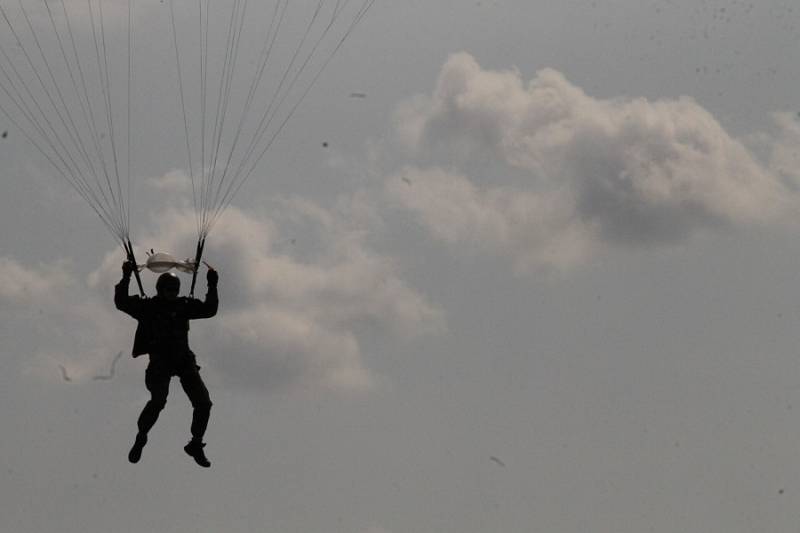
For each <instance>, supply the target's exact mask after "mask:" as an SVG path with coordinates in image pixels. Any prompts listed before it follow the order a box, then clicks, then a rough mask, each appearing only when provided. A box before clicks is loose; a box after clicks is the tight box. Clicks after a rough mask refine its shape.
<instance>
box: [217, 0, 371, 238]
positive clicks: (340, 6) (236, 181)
mask: <svg viewBox="0 0 800 533" xmlns="http://www.w3.org/2000/svg"><path fill="white" fill-rule="evenodd" d="M348 4H350V0H344V2H343V3H342V2H341V0H337V4H336V7H335V8H334V13H333V15H332V18H331V22H330V23H329V24H328V26H327V27H326V29H325V31H324V32H323V36H322V37H321V38H320V39H318V40H317V44H315V47H314V49H313V50H312V53H311V54H312V55H313V53H314V52H315V51H316V49H317V46H318V45H319V43H320V42H321V41H322V39H324V37H325V35H327V32H328V31H329V30H330V29H331V27H332V26H333V25H334V23H335V21H336V19H338V17H339V16H340V15H341V13H342V12H343V11H344V9H345V8H346V7H347V5H348ZM374 4H375V0H364V1H363V2H362V4H361V5H360V6H359V7H358V9H357V11H356V15H355V17H354V18H353V20H352V22H351V23H350V25H349V26H348V27H347V29H346V31H345V32H344V34H343V35H342V37H341V38H340V39H339V41H338V43H337V44H336V46H335V47H334V48H333V50H332V51H331V52H330V53H328V55H327V57H325V59H324V61H323V62H322V65H321V66H320V67H319V68H318V70H317V71H316V73H315V74H314V76H313V77H312V78H311V80H310V82H309V83H308V84H307V86H306V87H305V89H304V90H303V92H302V93H301V95H300V96H299V98H298V99H297V100H296V101H295V103H294V105H293V106H292V107H291V109H290V110H289V112H288V113H287V114H286V117H285V118H284V119H283V121H282V122H281V123H280V125H279V126H278V127H277V128H276V130H275V131H274V132H273V134H272V135H271V136H270V138H269V140H268V142H267V144H266V145H265V146H264V147H263V149H262V150H261V152H260V153H259V154H258V156H257V157H256V158H255V159H253V160H252V161H251V163H250V165H249V168H248V170H247V171H246V172H244V173H243V174H242V172H241V169H242V165H243V164H244V163H245V162H247V161H248V160H249V159H251V157H252V153H251V152H250V151H248V155H247V156H246V157H245V158H244V159H243V160H242V163H241V164H240V165H239V168H237V171H236V173H235V174H234V177H233V178H232V179H231V180H230V182H229V184H228V187H227V188H226V192H225V194H224V195H223V196H222V197H221V198H220V199H219V200H218V201H217V202H216V207H215V210H214V213H213V214H212V217H211V219H210V222H209V225H208V227H207V232H210V231H211V228H212V227H213V226H214V225H215V224H216V222H217V221H218V220H219V218H220V217H221V216H222V213H223V212H224V211H225V209H226V208H227V206H228V205H230V202H231V201H232V199H233V197H234V196H235V195H236V194H237V193H238V191H239V189H241V187H242V186H243V185H244V183H245V182H246V181H247V180H248V179H249V178H250V176H251V175H252V173H253V172H254V171H255V169H256V167H257V166H258V163H259V162H260V161H261V160H262V159H263V158H264V156H265V155H266V153H267V152H268V151H269V149H270V148H271V146H272V145H273V144H274V142H275V140H276V139H277V138H278V136H279V135H280V133H281V131H282V130H283V128H284V127H285V126H286V124H287V123H288V122H289V120H290V119H291V118H292V116H293V115H294V113H295V112H296V111H297V109H298V108H299V107H300V105H301V104H302V102H303V101H304V100H305V98H306V96H307V95H308V94H309V93H310V92H311V90H312V89H313V88H314V86H315V85H316V84H317V82H318V80H319V78H320V77H321V75H322V74H323V72H324V71H325V69H326V68H327V66H328V64H329V63H330V62H331V61H332V60H333V58H334V57H335V56H336V54H337V53H338V51H339V50H340V49H341V48H342V46H343V45H344V43H345V42H346V41H347V40H348V38H349V37H350V36H351V35H352V33H353V31H354V30H355V29H356V27H357V26H358V25H359V23H360V22H361V21H362V20H363V19H364V17H365V16H366V14H367V12H368V11H369V10H370V9H371V8H372V6H373V5H374ZM309 61H310V57H309V58H307V60H306V61H305V62H304V66H303V68H305V65H306V64H308V62H309ZM298 77H299V75H298V76H296V77H295V80H296V79H297V78H298ZM293 84H294V82H293ZM290 89H291V86H290ZM282 101H283V100H281V103H282ZM277 107H280V104H278V106H277ZM270 120H271V119H270ZM267 127H268V126H267ZM265 133H266V128H265V129H263V130H260V131H259V133H258V134H257V137H258V139H257V140H256V141H255V142H251V146H255V145H256V144H258V143H260V142H261V139H262V138H263V136H264V134H265Z"/></svg>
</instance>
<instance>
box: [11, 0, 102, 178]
mask: <svg viewBox="0 0 800 533" xmlns="http://www.w3.org/2000/svg"><path fill="white" fill-rule="evenodd" d="M19 7H20V10H21V12H22V14H23V16H24V18H25V22H26V23H27V26H28V29H29V30H30V34H31V36H32V37H33V41H34V44H35V45H36V49H37V50H38V52H39V57H41V59H42V62H43V63H44V66H45V70H46V72H47V74H48V75H49V78H50V81H51V82H52V84H53V89H54V90H55V93H56V96H57V97H58V100H59V102H60V103H61V108H59V106H58V104H57V103H56V102H55V99H54V98H53V96H52V93H51V92H50V91H49V90H48V89H47V87H46V84H45V83H44V81H42V78H41V76H40V74H39V70H38V69H37V70H36V74H37V77H38V79H39V82H40V83H41V85H42V87H43V88H44V89H45V91H46V92H47V96H48V98H49V99H50V103H51V105H52V106H53V109H54V110H55V112H56V113H57V114H58V117H59V119H60V120H61V124H62V125H63V126H64V129H65V130H66V133H67V136H68V137H69V140H70V141H71V142H72V144H73V146H74V147H75V148H76V149H77V153H78V154H79V155H82V156H84V158H85V159H84V163H86V164H87V166H89V167H90V166H91V165H90V164H89V163H88V162H89V157H88V155H87V154H86V151H85V150H84V149H83V144H82V142H81V141H80V135H79V134H78V132H77V128H76V127H75V122H74V121H73V120H72V115H71V113H70V112H69V106H67V104H66V102H65V101H64V95H63V93H62V92H61V89H60V88H59V85H58V82H56V79H55V75H54V74H53V69H52V67H51V66H50V62H49V61H48V60H47V56H46V55H45V53H44V50H43V49H42V45H41V42H40V41H39V36H38V34H37V32H36V30H35V29H34V28H33V24H32V23H31V19H30V16H29V15H28V11H27V10H26V9H25V6H24V5H23V3H22V0H19ZM26 57H27V58H28V60H29V62H30V64H31V66H32V67H33V61H32V59H31V58H30V56H29V55H28V54H27V52H26ZM33 68H35V67H33ZM62 109H63V114H62ZM64 115H66V119H65V118H64Z"/></svg>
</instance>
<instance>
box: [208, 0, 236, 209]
mask: <svg viewBox="0 0 800 533" xmlns="http://www.w3.org/2000/svg"><path fill="white" fill-rule="evenodd" d="M245 5H246V0H245ZM240 12H241V15H240ZM244 13H245V10H244V9H243V8H242V1H241V0H234V4H233V8H232V9H231V16H230V20H229V22H228V29H227V36H226V46H225V59H224V62H223V66H222V74H221V75H220V83H219V91H218V93H217V104H216V113H215V119H214V129H213V132H212V135H211V143H212V147H211V149H212V151H211V154H210V157H211V159H210V161H209V170H208V180H207V181H206V190H205V191H204V197H205V198H209V197H210V194H211V192H210V191H211V188H212V186H213V183H214V177H215V174H216V166H217V160H218V157H219V150H220V146H221V144H222V134H223V131H224V127H225V118H226V115H227V109H228V103H229V101H230V92H231V85H232V80H233V75H234V71H235V68H236V58H237V55H238V54H237V52H238V50H237V49H238V44H239V37H240V36H241V28H242V26H243V24H244V16H243V15H244ZM237 20H238V22H237ZM210 207H211V206H209V205H206V206H204V209H203V216H204V219H205V217H206V213H207V210H208V209H210Z"/></svg>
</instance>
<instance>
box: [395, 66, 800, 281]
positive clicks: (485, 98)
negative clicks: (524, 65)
mask: <svg viewBox="0 0 800 533" xmlns="http://www.w3.org/2000/svg"><path fill="white" fill-rule="evenodd" d="M793 127H795V129H796V124H794V125H793ZM396 131H397V134H398V138H399V140H400V141H401V145H402V147H403V148H404V149H405V151H406V154H407V156H408V158H409V160H410V161H411V163H410V164H409V165H408V167H407V168H406V169H405V170H404V171H403V172H402V173H400V174H398V175H395V176H392V177H391V178H390V180H389V184H388V186H387V188H388V191H389V194H390V197H391V198H392V199H393V200H394V201H396V202H398V203H399V204H400V205H402V206H403V207H405V208H407V209H409V210H410V211H411V212H412V213H414V214H415V215H416V216H417V217H418V218H419V220H420V221H421V222H422V223H423V224H424V225H425V226H426V227H428V228H429V229H430V230H431V231H432V233H433V234H434V235H435V236H437V237H438V238H441V239H444V240H446V241H448V242H469V243H472V244H478V245H479V246H481V247H482V248H486V249H494V250H497V251H499V252H501V253H504V254H507V255H509V256H511V257H512V258H513V260H514V263H515V265H516V266H517V267H518V268H522V269H526V268H530V267H532V266H536V265H547V266H553V265H556V266H557V265H568V264H571V263H574V262H575V261H579V260H580V259H581V257H582V256H585V255H587V254H588V253H590V252H591V251H592V250H593V249H596V248H597V247H598V246H602V245H604V246H609V245H624V246H651V245H661V244H665V243H673V242H679V241H681V240H684V239H686V238H688V237H690V236H692V235H694V234H696V233H698V232H700V231H703V230H706V229H713V228H718V227H730V226H741V225H749V224H761V223H772V222H775V221H779V220H783V219H784V218H785V217H786V215H787V214H794V213H796V212H797V205H798V204H797V200H796V198H795V197H794V196H793V195H792V194H791V193H790V191H788V190H787V189H786V187H785V186H784V185H783V182H782V181H781V180H780V179H779V178H778V177H777V176H776V175H775V174H774V173H773V172H772V171H771V170H770V168H769V167H768V165H765V164H763V163H761V162H760V161H759V160H758V159H757V158H756V157H755V156H754V155H753V154H752V153H751V152H750V151H749V150H748V149H747V148H746V147H745V145H744V144H743V143H742V142H741V141H739V140H737V139H735V138H733V137H731V136H730V135H729V134H728V133H727V132H726V131H725V130H724V129H723V128H722V126H721V125H720V124H719V123H718V122H717V121H716V120H715V119H714V117H713V116H711V114H710V113H708V112H707V111H706V110H704V109H703V108H702V107H701V106H700V105H699V104H698V103H697V102H695V101H694V100H692V99H691V98H688V97H681V98H678V99H674V100H659V101H648V100H646V99H643V98H639V99H629V98H620V99H611V100H602V99H596V98H592V97H590V96H588V95H587V94H585V93H584V92H583V91H582V90H581V89H580V88H579V87H576V86H575V85H573V84H571V83H570V82H569V81H567V80H566V79H565V77H564V76H563V75H562V74H560V73H559V72H557V71H555V70H552V69H544V70H542V71H540V72H538V73H537V75H536V76H535V77H534V79H533V80H531V81H530V82H529V83H527V84H526V83H524V81H523V79H522V77H521V74H520V73H519V72H518V71H515V70H508V71H491V70H484V69H482V68H481V67H480V65H478V63H477V62H476V61H475V59H473V58H472V57H471V56H470V55H468V54H465V53H461V54H457V55H454V56H452V57H451V58H450V59H449V60H448V61H447V63H446V64H445V65H444V67H443V68H442V71H441V73H440V76H439V79H438V81H437V84H436V88H435V90H434V92H433V94H432V95H430V96H420V97H417V98H415V99H413V100H412V101H410V102H407V103H406V104H404V105H402V106H401V107H400V109H399V110H398V113H397V117H396ZM774 157H775V160H776V164H777V163H779V162H784V161H787V160H788V161H793V159H791V160H790V159H789V158H788V156H787V154H786V153H785V152H779V153H776V154H775V156H774ZM792 157H794V156H792ZM783 166H784V167H789V166H790V165H787V164H785V163H784V165H783ZM475 169H480V170H475ZM401 181H404V182H405V183H401Z"/></svg>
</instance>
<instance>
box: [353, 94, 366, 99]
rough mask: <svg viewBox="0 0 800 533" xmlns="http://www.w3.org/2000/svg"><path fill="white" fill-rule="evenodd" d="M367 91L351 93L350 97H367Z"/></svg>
mask: <svg viewBox="0 0 800 533" xmlns="http://www.w3.org/2000/svg"><path fill="white" fill-rule="evenodd" d="M366 97H367V93H350V98H366Z"/></svg>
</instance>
